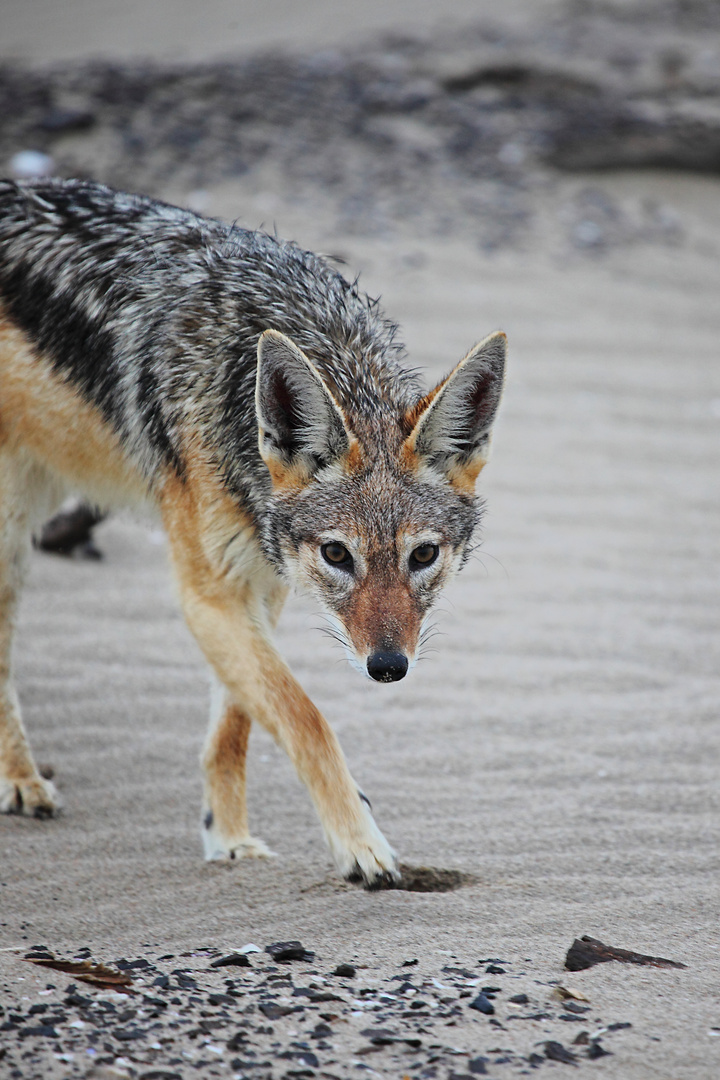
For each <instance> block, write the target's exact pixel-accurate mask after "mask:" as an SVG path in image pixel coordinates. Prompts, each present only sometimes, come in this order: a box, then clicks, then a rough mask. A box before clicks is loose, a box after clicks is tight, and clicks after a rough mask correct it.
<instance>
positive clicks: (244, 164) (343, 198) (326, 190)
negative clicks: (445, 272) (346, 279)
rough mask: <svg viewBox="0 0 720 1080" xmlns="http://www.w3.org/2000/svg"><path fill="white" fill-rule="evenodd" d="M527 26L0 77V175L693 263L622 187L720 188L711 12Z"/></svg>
mask: <svg viewBox="0 0 720 1080" xmlns="http://www.w3.org/2000/svg"><path fill="white" fill-rule="evenodd" d="M527 11H528V17H527V18H526V19H524V20H523V19H520V20H518V19H517V18H516V19H514V20H512V22H506V23H503V22H502V21H501V20H498V18H497V17H495V18H489V17H488V18H484V19H478V20H477V21H475V22H472V23H469V24H468V25H465V26H463V27H458V26H457V25H453V26H452V27H450V28H448V29H447V30H442V29H440V30H438V29H437V28H436V29H434V30H433V31H432V32H430V31H429V30H427V29H424V28H422V27H421V28H419V29H417V30H413V28H412V25H409V26H408V29H407V31H404V32H402V33H398V32H393V33H385V34H380V35H379V36H378V35H377V34H376V35H375V36H372V37H369V38H367V37H366V38H363V39H361V40H358V41H357V43H355V44H352V45H348V46H346V47H342V48H327V47H323V48H321V49H315V50H302V49H300V50H297V49H296V50H295V51H291V50H284V51H279V50H272V51H263V52H260V53H249V54H246V55H244V56H242V57H241V58H239V59H226V60H222V61H207V60H206V61H202V62H183V63H180V62H177V61H176V62H169V63H164V62H158V61H156V60H155V61H147V62H139V61H137V60H129V61H121V60H95V61H92V60H83V61H80V62H77V61H72V62H68V61H65V62H62V63H54V64H52V65H50V66H48V65H42V66H38V65H30V64H27V63H20V62H13V61H7V60H6V61H5V62H4V63H3V65H2V68H1V69H0V169H1V170H2V172H4V173H6V174H8V173H9V174H11V175H13V174H14V175H17V176H22V175H34V174H42V173H43V172H52V173H54V174H59V175H63V176H85V177H93V178H95V179H99V180H102V181H104V182H106V183H108V184H111V185H113V186H116V187H121V188H128V189H131V190H139V191H143V192H146V193H149V194H154V195H161V196H165V197H169V195H172V196H173V197H174V198H175V199H177V200H178V201H184V202H186V203H187V204H189V205H190V206H192V207H193V208H195V209H197V210H200V211H202V210H205V209H207V208H208V206H210V207H211V208H212V205H213V203H212V200H211V199H210V197H209V195H208V192H210V191H212V190H213V189H214V188H215V187H216V186H218V185H222V184H227V183H232V184H233V185H235V186H236V190H237V191H245V192H250V193H254V194H255V195H258V194H262V193H265V194H266V195H267V194H268V193H274V194H275V195H276V196H277V198H279V199H281V200H282V201H283V203H287V202H290V203H293V204H296V205H297V206H298V207H299V208H301V207H302V206H304V205H308V206H310V205H312V208H313V210H314V212H315V213H317V211H318V209H320V210H321V211H322V213H324V214H326V215H327V216H328V218H331V219H332V220H333V224H335V225H337V226H339V227H341V228H342V229H343V230H344V231H349V232H355V233H358V234H364V235H377V234H379V233H384V234H387V233H392V231H393V230H397V229H402V228H403V227H404V226H408V227H410V228H411V229H413V231H416V230H417V229H418V228H420V229H422V230H428V231H430V232H431V233H434V234H442V233H448V234H452V233H456V232H458V231H460V232H462V233H463V234H470V235H472V236H473V237H475V238H476V240H477V243H478V244H479V245H480V246H481V247H482V248H483V249H486V250H492V249H497V248H502V247H507V246H523V245H527V244H531V243H538V242H543V241H547V242H549V243H551V244H554V245H555V246H557V247H559V248H560V249H563V248H567V247H571V248H575V249H584V250H588V251H602V250H604V249H606V248H608V247H611V246H617V245H619V244H628V243H638V242H641V243H658V244H663V245H680V244H687V243H697V244H699V245H702V244H703V243H707V240H706V238H705V237H704V236H703V228H702V221H701V220H698V221H697V222H695V223H694V224H693V217H692V206H690V207H685V208H683V207H682V206H678V205H676V204H675V202H674V200H673V198H672V197H671V194H670V195H669V196H668V197H666V196H665V193H664V188H663V185H662V182H661V183H660V184H659V186H658V185H655V186H654V187H652V188H651V189H650V188H648V187H647V186H646V185H645V184H644V183H643V180H642V177H641V178H640V179H639V180H638V170H655V171H659V175H660V176H661V177H662V175H664V174H666V173H667V171H668V170H671V171H674V170H678V169H680V170H692V171H693V172H695V173H697V174H704V175H705V176H711V177H712V176H717V174H718V173H719V172H720V4H719V3H718V2H717V0H637V2H628V0H623V2H619V0H616V2H613V0H569V2H568V3H567V4H565V5H564V6H562V7H560V8H551V9H545V8H543V9H541V8H539V7H538V8H537V9H535V8H534V6H533V5H531V4H528V5H527ZM533 11H534V12H535V17H534V18H533V17H531V16H532V13H533ZM622 170H632V175H633V177H634V180H633V181H632V182H630V183H629V185H628V184H625V185H623V183H622V181H620V182H619V183H618V181H617V177H618V175H619V173H620V171H622ZM714 190H715V187H714V184H713V192H714ZM685 197H686V199H687V195H686V196H685ZM267 205H268V208H269V209H272V200H270V201H269V202H268V204H267ZM685 210H687V214H686V213H685ZM266 224H268V223H267V222H266ZM270 224H272V223H271V222H270Z"/></svg>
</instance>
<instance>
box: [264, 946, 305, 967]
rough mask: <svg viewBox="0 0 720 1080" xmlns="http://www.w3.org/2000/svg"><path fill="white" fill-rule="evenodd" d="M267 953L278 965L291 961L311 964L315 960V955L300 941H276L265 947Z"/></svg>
mask: <svg viewBox="0 0 720 1080" xmlns="http://www.w3.org/2000/svg"><path fill="white" fill-rule="evenodd" d="M265 952H266V953H269V954H270V956H271V957H272V958H273V960H274V961H275V962H276V963H281V964H286V963H289V962H290V961H291V960H304V961H306V962H308V963H309V962H310V961H311V960H314V959H315V953H313V952H308V950H307V949H306V948H305V947H304V946H303V945H302V944H301V943H300V942H299V941H275V942H273V944H272V945H266V946H265Z"/></svg>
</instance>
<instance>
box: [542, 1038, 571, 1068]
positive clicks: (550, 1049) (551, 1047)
mask: <svg viewBox="0 0 720 1080" xmlns="http://www.w3.org/2000/svg"><path fill="white" fill-rule="evenodd" d="M545 1057H546V1058H547V1059H548V1061H561V1062H562V1063H563V1064H564V1065H575V1064H576V1062H577V1056H576V1055H575V1054H573V1052H572V1050H566V1049H565V1047H564V1046H563V1044H562V1043H559V1042H554V1041H553V1040H552V1039H549V1040H548V1041H547V1042H546V1043H545Z"/></svg>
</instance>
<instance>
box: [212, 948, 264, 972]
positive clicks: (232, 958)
mask: <svg viewBox="0 0 720 1080" xmlns="http://www.w3.org/2000/svg"><path fill="white" fill-rule="evenodd" d="M258 951H259V950H258ZM210 967H211V968H221V967H250V961H249V960H248V957H247V953H237V952H233V953H229V954H228V955H227V956H220V957H218V959H217V960H213V961H212V963H211V964H210Z"/></svg>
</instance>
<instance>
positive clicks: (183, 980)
mask: <svg viewBox="0 0 720 1080" xmlns="http://www.w3.org/2000/svg"><path fill="white" fill-rule="evenodd" d="M173 975H174V976H175V978H176V979H177V984H178V986H179V987H180V989H181V990H197V983H196V982H195V980H194V979H191V978H190V976H189V975H183V974H182V973H181V972H179V971H174V972H173Z"/></svg>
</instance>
